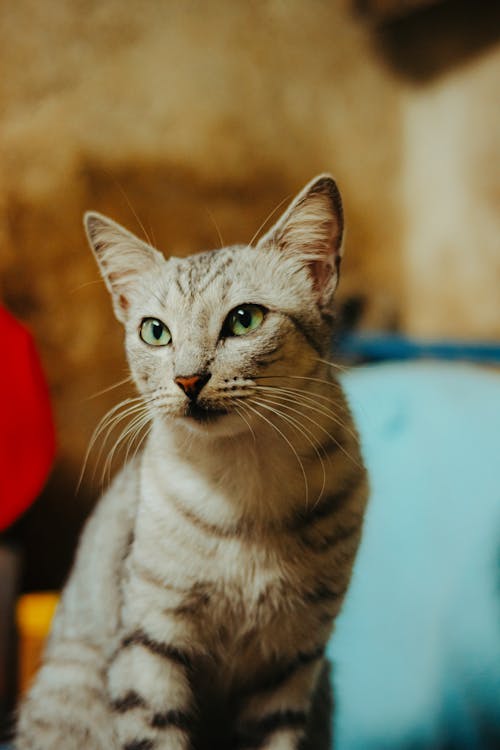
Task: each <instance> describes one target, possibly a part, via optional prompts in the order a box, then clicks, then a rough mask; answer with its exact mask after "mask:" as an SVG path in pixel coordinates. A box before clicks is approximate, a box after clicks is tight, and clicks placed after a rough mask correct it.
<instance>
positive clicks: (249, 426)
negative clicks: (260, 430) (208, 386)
mask: <svg viewBox="0 0 500 750" xmlns="http://www.w3.org/2000/svg"><path fill="white" fill-rule="evenodd" d="M233 408H234V410H235V412H236V414H237V415H238V416H239V417H240V419H242V420H243V422H245V424H246V426H247V427H248V429H249V430H250V432H251V433H252V436H253V441H254V443H257V437H256V435H255V431H254V429H253V427H252V425H251V424H250V422H249V421H248V420H247V419H246V417H245V416H244V415H243V413H242V412H243V404H240V405H239V406H237V405H236V404H233Z"/></svg>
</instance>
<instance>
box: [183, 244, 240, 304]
mask: <svg viewBox="0 0 500 750" xmlns="http://www.w3.org/2000/svg"><path fill="white" fill-rule="evenodd" d="M235 250H236V248H223V249H221V250H210V251H208V252H204V253H199V254H198V255H191V256H190V257H189V258H185V259H182V260H181V261H180V262H179V263H178V264H177V266H176V276H175V279H174V283H175V285H176V287H177V289H178V291H179V292H180V293H181V294H182V296H183V297H186V298H190V299H192V298H193V297H194V296H196V295H199V294H203V292H205V291H206V290H207V289H208V287H209V286H210V285H211V284H212V283H213V282H214V281H216V280H217V279H218V278H219V279H220V280H221V284H222V288H227V286H229V284H230V279H229V277H227V276H225V275H224V274H225V272H226V271H227V270H228V268H229V267H230V266H231V265H232V264H233V262H234V257H235ZM222 290H223V289H221V291H222Z"/></svg>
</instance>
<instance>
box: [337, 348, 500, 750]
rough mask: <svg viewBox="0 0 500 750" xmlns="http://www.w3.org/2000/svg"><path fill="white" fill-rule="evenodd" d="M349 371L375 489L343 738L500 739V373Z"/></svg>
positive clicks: (347, 619)
mask: <svg viewBox="0 0 500 750" xmlns="http://www.w3.org/2000/svg"><path fill="white" fill-rule="evenodd" d="M343 380H344V385H345V387H346V390H347V392H348V395H349V400H350V402H351V406H352V409H353V411H354V414H355V417H356V420H357V423H358V426H359V429H360V432H361V437H362V443H363V448H364V455H365V459H366V462H367V465H368V469H369V472H370V475H371V484H372V497H371V501H370V506H369V510H368V514H367V518H366V524H365V531H364V537H363V541H362V545H361V549H360V554H359V557H358V560H357V563H356V567H355V572H354V576H353V581H352V586H351V589H350V592H349V594H348V597H347V600H346V604H345V607H344V610H343V612H342V613H341V615H340V617H339V619H338V624H337V629H336V634H335V637H334V639H333V640H332V642H331V644H330V650H329V655H330V657H331V658H332V660H333V662H334V665H335V666H334V682H335V697H336V714H335V728H336V729H335V737H336V744H335V750H375V749H376V750H392V749H393V748H394V749H396V748H397V750H402V749H403V748H412V750H413V749H414V748H419V750H420V749H421V750H423V749H424V748H425V749H426V750H428V749H430V748H432V749H433V750H434V749H435V748H445V747H446V748H454V750H455V749H457V748H467V750H469V749H472V748H474V749H476V748H477V749H481V750H485V749H486V748H500V375H499V374H497V373H494V372H488V371H486V370H481V369H479V368H475V367H473V366H466V365H458V364H457V365H452V364H444V363H441V364H433V363H424V362H422V363H400V364H382V365H373V366H366V367H362V368H359V369H356V370H352V371H351V372H349V373H347V374H346V376H345V377H344V379H343ZM495 725H496V726H495ZM495 732H496V734H495ZM488 733H489V734H488Z"/></svg>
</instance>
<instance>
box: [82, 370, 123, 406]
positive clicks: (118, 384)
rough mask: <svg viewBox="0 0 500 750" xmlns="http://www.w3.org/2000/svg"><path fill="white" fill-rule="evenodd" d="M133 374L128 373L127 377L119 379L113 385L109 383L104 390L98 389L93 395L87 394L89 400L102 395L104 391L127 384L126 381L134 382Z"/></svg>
mask: <svg viewBox="0 0 500 750" xmlns="http://www.w3.org/2000/svg"><path fill="white" fill-rule="evenodd" d="M132 382H133V380H132V376H131V375H128V376H127V377H126V378H123V380H119V381H118V382H117V383H114V384H113V385H108V387H107V388H103V389H102V391H97V393H93V394H92V396H87V399H86V400H87V401H91V400H92V399H93V398H97V397H98V396H102V395H103V393H109V391H112V390H113V389H114V388H119V387H120V386H121V385H125V384H126V383H132Z"/></svg>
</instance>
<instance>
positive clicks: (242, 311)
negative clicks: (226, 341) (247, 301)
mask: <svg viewBox="0 0 500 750" xmlns="http://www.w3.org/2000/svg"><path fill="white" fill-rule="evenodd" d="M264 315H265V309H264V308H263V307H260V306H259V305H239V307H235V308H234V310H231V312H230V313H229V315H228V316H227V318H226V321H225V323H224V326H223V328H222V334H223V335H224V336H244V335H245V333H250V331H255V329H256V328H258V327H259V326H260V325H261V323H262V321H263V320H264Z"/></svg>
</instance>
